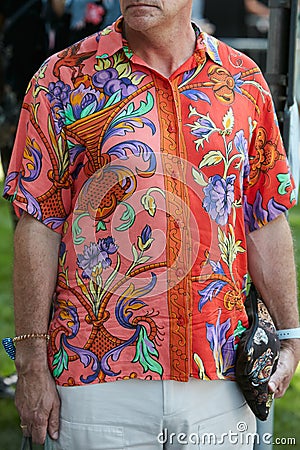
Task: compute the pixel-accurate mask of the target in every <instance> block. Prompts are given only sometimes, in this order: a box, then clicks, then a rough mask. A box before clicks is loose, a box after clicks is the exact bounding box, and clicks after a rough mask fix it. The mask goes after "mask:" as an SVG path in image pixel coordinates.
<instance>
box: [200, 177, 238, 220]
mask: <svg viewBox="0 0 300 450" xmlns="http://www.w3.org/2000/svg"><path fill="white" fill-rule="evenodd" d="M235 178H236V176H235V175H229V176H228V177H227V178H226V179H224V178H222V177H221V176H220V175H214V176H213V177H210V178H209V183H208V185H207V186H206V187H205V188H203V191H204V194H205V198H204V200H203V208H204V209H205V211H206V212H208V214H209V215H210V217H211V218H212V219H213V220H214V221H216V222H217V224H218V225H225V224H226V223H227V221H228V216H229V214H230V211H231V207H232V203H233V201H234V180H235Z"/></svg>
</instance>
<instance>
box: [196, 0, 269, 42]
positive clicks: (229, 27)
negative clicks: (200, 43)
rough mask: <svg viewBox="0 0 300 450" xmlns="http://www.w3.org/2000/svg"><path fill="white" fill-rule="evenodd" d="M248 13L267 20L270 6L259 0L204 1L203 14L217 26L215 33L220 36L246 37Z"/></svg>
mask: <svg viewBox="0 0 300 450" xmlns="http://www.w3.org/2000/svg"><path fill="white" fill-rule="evenodd" d="M248 14H251V15H255V16H256V17H261V18H263V19H264V20H265V19H268V16H269V8H268V7H267V6H266V5H264V4H263V3H262V2H260V1H257V0H229V1H226V2H224V1H222V0H205V3H204V10H203V16H204V17H205V18H206V19H207V20H208V21H209V22H210V23H212V25H213V26H214V27H215V30H214V35H215V36H216V37H218V38H226V37H230V38H234V37H246V36H247V15H248ZM224 17H227V19H226V20H224Z"/></svg>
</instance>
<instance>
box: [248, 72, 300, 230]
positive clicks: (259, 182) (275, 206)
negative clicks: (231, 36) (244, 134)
mask: <svg viewBox="0 0 300 450" xmlns="http://www.w3.org/2000/svg"><path fill="white" fill-rule="evenodd" d="M258 82H259V83H260V88H261V89H260V96H259V98H258V99H257V100H256V113H255V117H254V118H249V126H250V145H249V151H248V157H249V161H248V162H249V166H248V168H249V169H248V174H247V176H246V177H245V179H244V186H243V197H244V202H243V205H244V217H245V229H246V233H250V232H252V231H254V230H257V229H259V228H260V227H262V226H264V225H266V224H267V223H269V222H270V221H272V220H274V219H275V218H276V217H278V216H279V215H280V214H282V213H284V212H286V211H287V210H288V209H290V208H291V207H292V206H293V205H294V204H295V198H296V196H295V183H294V180H293V177H292V175H291V171H290V167H289V163H288V160H287V156H286V152H285V149H284V146H283V142H282V137H281V134H280V129H279V126H278V121H277V117H276V114H275V109H274V105H273V101H272V97H271V93H270V91H269V88H268V85H267V83H266V81H265V80H264V78H263V76H262V75H261V77H260V80H259V81H258Z"/></svg>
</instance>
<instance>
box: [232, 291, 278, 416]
mask: <svg viewBox="0 0 300 450" xmlns="http://www.w3.org/2000/svg"><path fill="white" fill-rule="evenodd" d="M245 308H246V312H247V315H248V319H249V328H248V329H247V330H246V331H245V332H244V333H243V334H242V336H241V338H240V341H239V343H238V348H237V359H236V379H237V382H238V384H239V386H240V388H241V390H242V392H243V394H244V396H245V399H246V401H247V403H248V405H249V406H250V408H251V409H252V411H253V413H254V414H255V415H256V417H257V418H258V419H260V420H266V419H267V417H268V415H269V412H270V407H271V405H272V401H273V394H272V393H271V392H269V389H268V382H269V380H270V378H271V375H272V374H273V373H274V372H275V370H276V367H277V363H278V358H279V350H280V342H279V339H278V336H277V333H276V328H275V325H274V322H273V320H272V318H271V316H270V313H269V311H268V309H267V307H266V305H265V304H264V303H263V301H262V300H261V298H260V297H259V294H258V292H257V290H256V288H255V286H254V285H253V283H252V284H251V287H250V291H249V294H248V295H247V298H246V301H245Z"/></svg>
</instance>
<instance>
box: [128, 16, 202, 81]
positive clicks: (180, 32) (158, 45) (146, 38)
mask: <svg viewBox="0 0 300 450" xmlns="http://www.w3.org/2000/svg"><path fill="white" fill-rule="evenodd" d="M124 31H125V36H126V39H127V41H128V44H129V47H130V49H131V50H132V51H133V53H134V54H136V55H137V56H139V57H140V58H141V59H142V60H143V61H145V62H146V63H147V64H148V65H149V66H150V67H152V68H153V69H154V70H156V71H157V72H159V73H161V74H162V75H164V76H165V77H166V78H169V77H170V75H171V74H172V73H174V72H175V71H176V69H178V68H179V67H180V66H181V65H182V64H183V63H184V62H185V61H186V60H187V59H188V58H190V57H191V56H192V54H193V52H194V50H195V42H196V37H195V32H194V30H193V27H192V25H191V24H189V26H188V27H181V28H180V29H178V28H177V27H174V29H173V30H170V28H168V29H167V30H161V29H159V30H156V29H154V30H151V32H149V31H147V32H145V33H142V32H140V31H135V30H133V29H131V28H129V27H127V26H126V24H125V29H124Z"/></svg>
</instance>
